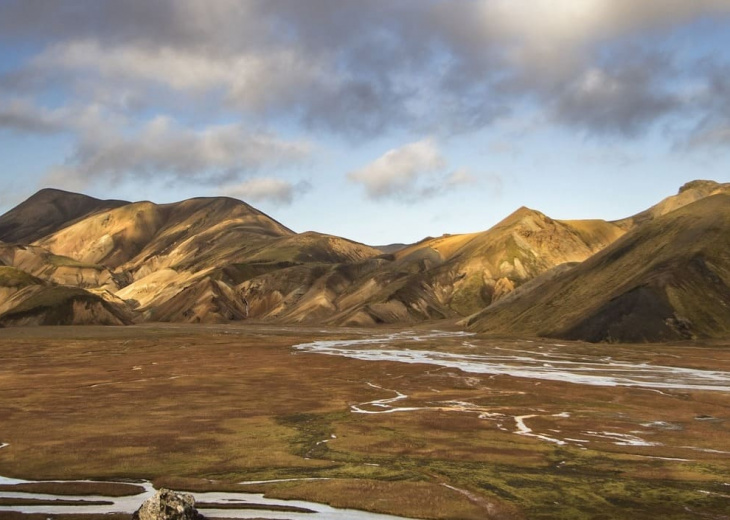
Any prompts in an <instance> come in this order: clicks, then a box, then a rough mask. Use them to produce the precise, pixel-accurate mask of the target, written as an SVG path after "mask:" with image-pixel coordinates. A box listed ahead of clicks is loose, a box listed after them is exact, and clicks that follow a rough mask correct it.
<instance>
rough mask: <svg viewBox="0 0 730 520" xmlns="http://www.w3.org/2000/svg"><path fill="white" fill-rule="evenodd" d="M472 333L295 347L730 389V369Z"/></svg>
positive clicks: (483, 368)
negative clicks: (493, 340)
mask: <svg viewBox="0 0 730 520" xmlns="http://www.w3.org/2000/svg"><path fill="white" fill-rule="evenodd" d="M470 336H471V335H470V334H468V333H464V332H440V331H432V332H427V333H423V334H417V333H414V332H398V333H393V334H386V335H380V336H375V337H368V338H358V339H351V340H327V341H314V342H312V343H304V344H300V345H296V346H295V347H294V348H295V349H297V350H299V351H302V352H312V353H317V354H327V355H331V356H344V357H348V358H353V359H359V360H363V361H397V362H400V363H423V364H428V365H438V366H441V367H448V368H457V369H459V370H463V371H464V372H472V373H478V374H495V375H497V374H502V375H509V376H514V377H525V378H531V379H542V380H549V381H564V382H569V383H576V384H583V385H595V386H636V387H643V388H655V389H677V390H712V391H720V392H730V372H722V371H715V370H700V369H694V368H684V367H673V366H663V365H652V364H649V363H645V362H633V361H618V360H615V359H613V358H611V357H606V356H605V355H586V354H581V355H575V354H570V353H566V352H564V351H562V349H561V347H564V345H551V346H548V348H547V349H546V350H545V348H546V347H545V345H539V344H536V343H535V344H529V345H530V347H529V348H519V349H517V348H505V347H496V346H493V345H491V344H487V343H486V342H483V343H479V340H477V339H473V338H471V337H470ZM466 339H468V340H469V341H465V340H466ZM434 340H438V341H439V342H440V343H441V344H442V345H446V346H448V345H453V346H455V347H459V349H464V348H469V347H473V348H478V349H479V353H478V354H476V353H475V354H472V353H452V352H440V351H436V350H428V349H421V348H420V347H419V343H421V344H422V343H423V342H426V341H434ZM406 346H416V348H415V349H410V348H406ZM540 349H543V350H542V351H541V350H540Z"/></svg>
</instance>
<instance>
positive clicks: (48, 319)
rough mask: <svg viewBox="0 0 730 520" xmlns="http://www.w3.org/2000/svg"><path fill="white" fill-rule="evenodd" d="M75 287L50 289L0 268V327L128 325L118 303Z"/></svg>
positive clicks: (129, 320)
mask: <svg viewBox="0 0 730 520" xmlns="http://www.w3.org/2000/svg"><path fill="white" fill-rule="evenodd" d="M112 299H113V297H112V298H110V299H106V298H104V297H103V296H102V295H100V294H94V293H92V292H89V291H86V290H84V289H81V288H79V287H70V286H60V285H52V284H48V283H46V282H44V281H43V280H41V279H40V278H36V277H34V276H31V275H29V274H28V273H26V272H25V271H21V270H19V269H16V268H14V267H8V266H0V326H17V325H90V324H99V325H128V324H130V323H132V320H133V316H132V314H131V313H130V312H129V310H128V309H127V308H126V306H124V305H123V304H122V303H121V302H114V301H110V300H112Z"/></svg>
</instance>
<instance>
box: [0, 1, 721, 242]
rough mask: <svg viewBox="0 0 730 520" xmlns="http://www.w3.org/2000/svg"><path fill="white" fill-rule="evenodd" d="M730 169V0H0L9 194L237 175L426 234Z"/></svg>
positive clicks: (296, 215)
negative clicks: (524, 208)
mask: <svg viewBox="0 0 730 520" xmlns="http://www.w3.org/2000/svg"><path fill="white" fill-rule="evenodd" d="M694 179H713V180H716V181H719V182H730V0H642V1H640V2H637V1H636V0H395V1H394V0H367V1H363V0H155V1H150V0H124V1H119V0H0V213H4V212H5V211H7V210H9V209H10V208H12V207H13V206H15V205H16V204H18V203H20V202H21V201H23V200H25V199H26V198H27V197H29V196H30V195H32V194H33V193H35V192H36V191H38V190H39V189H41V188H44V187H54V188H60V189H65V190H69V191H75V192H80V193H85V194H88V195H91V196H94V197H98V198H105V199H106V198H114V199H124V200H131V201H138V200H152V201H153V202H157V203H167V202H174V201H178V200H183V199H186V198H190V197H200V196H230V197H236V198H239V199H241V200H244V201H246V202H248V203H249V204H251V205H253V206H255V207H257V208H258V209H260V210H262V211H264V212H265V213H267V214H269V215H270V216H272V217H273V218H275V219H277V220H278V221H280V222H282V223H283V224H284V225H286V226H288V227H290V228H291V229H293V230H295V231H298V232H303V231H308V230H315V231H319V232H323V233H330V234H334V235H339V236H344V237H347V238H350V239H353V240H357V241H360V242H364V243H368V244H373V245H383V244H389V243H395V242H404V243H410V242H414V241H417V240H420V239H421V238H423V237H425V236H439V235H441V234H444V233H465V232H475V231H481V230H485V229H488V228H489V227H491V226H492V225H494V224H495V223H497V222H498V221H499V220H501V219H502V218H504V217H506V216H507V215H508V214H510V213H511V212H512V211H514V210H516V209H517V208H519V207H520V206H528V207H530V208H533V209H537V210H539V211H542V212H543V213H545V214H547V215H549V216H551V217H553V218H561V219H577V218H603V219H607V220H611V219H619V218H622V217H626V216H629V215H632V214H635V213H637V212H639V211H641V210H643V209H645V208H647V207H649V206H650V205H652V204H655V203H656V202H658V201H659V200H661V199H662V198H664V197H667V196H669V195H672V194H674V193H676V192H677V190H678V189H679V187H680V186H681V185H682V184H684V183H685V182H688V181H691V180H694Z"/></svg>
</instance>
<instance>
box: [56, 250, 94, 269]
mask: <svg viewBox="0 0 730 520" xmlns="http://www.w3.org/2000/svg"><path fill="white" fill-rule="evenodd" d="M47 258H48V262H49V263H50V264H51V265H54V266H56V267H79V268H83V269H95V270H97V271H103V270H104V267H103V266H101V265H98V264H89V263H84V262H79V261H78V260H74V259H73V258H69V257H68V256H61V255H54V254H50V255H48V257H47Z"/></svg>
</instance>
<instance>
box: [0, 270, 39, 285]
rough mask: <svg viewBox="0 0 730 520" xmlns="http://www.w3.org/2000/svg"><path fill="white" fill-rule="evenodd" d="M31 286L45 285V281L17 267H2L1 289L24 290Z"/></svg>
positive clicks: (0, 273)
mask: <svg viewBox="0 0 730 520" xmlns="http://www.w3.org/2000/svg"><path fill="white" fill-rule="evenodd" d="M29 285H43V281H42V280H40V279H38V278H36V277H35V276H33V275H31V274H28V273H26V272H25V271H21V270H20V269H16V268H15V267H7V266H0V287H17V288H22V287H28V286H29Z"/></svg>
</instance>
